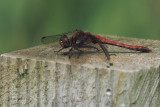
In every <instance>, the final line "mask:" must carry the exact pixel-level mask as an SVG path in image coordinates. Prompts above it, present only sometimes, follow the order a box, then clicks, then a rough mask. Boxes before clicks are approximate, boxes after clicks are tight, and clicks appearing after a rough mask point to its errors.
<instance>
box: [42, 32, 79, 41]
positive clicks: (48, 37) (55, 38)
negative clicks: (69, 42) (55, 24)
mask: <svg viewBox="0 0 160 107" xmlns="http://www.w3.org/2000/svg"><path fill="white" fill-rule="evenodd" d="M75 31H77V30H73V31H69V32H64V33H62V34H58V35H51V36H44V37H42V38H41V42H42V43H43V44H48V43H54V42H57V41H59V39H60V37H61V36H64V35H67V36H71V34H72V33H73V32H75Z"/></svg>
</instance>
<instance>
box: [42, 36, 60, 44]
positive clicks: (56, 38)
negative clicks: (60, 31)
mask: <svg viewBox="0 0 160 107" xmlns="http://www.w3.org/2000/svg"><path fill="white" fill-rule="evenodd" d="M60 37H61V35H51V36H44V37H42V38H41V42H42V43H43V44H49V43H54V42H57V41H59V38H60Z"/></svg>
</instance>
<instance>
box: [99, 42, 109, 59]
mask: <svg viewBox="0 0 160 107" xmlns="http://www.w3.org/2000/svg"><path fill="white" fill-rule="evenodd" d="M99 46H100V47H101V48H102V50H103V52H104V54H105V55H106V57H107V60H110V55H109V52H108V50H107V49H106V48H105V47H104V46H103V44H101V43H99Z"/></svg>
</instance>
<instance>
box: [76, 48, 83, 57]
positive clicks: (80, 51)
mask: <svg viewBox="0 0 160 107" xmlns="http://www.w3.org/2000/svg"><path fill="white" fill-rule="evenodd" d="M75 50H78V51H79V53H78V55H77V58H79V57H80V55H81V54H82V53H83V51H82V50H80V49H78V48H75Z"/></svg>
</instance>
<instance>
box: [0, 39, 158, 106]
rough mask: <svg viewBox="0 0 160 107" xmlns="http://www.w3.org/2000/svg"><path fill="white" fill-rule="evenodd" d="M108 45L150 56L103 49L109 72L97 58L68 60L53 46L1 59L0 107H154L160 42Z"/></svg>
mask: <svg viewBox="0 0 160 107" xmlns="http://www.w3.org/2000/svg"><path fill="white" fill-rule="evenodd" d="M111 39H112V40H116V41H119V42H123V43H128V44H131V45H143V46H148V47H149V48H151V49H152V50H153V52H151V53H137V52H134V51H129V50H126V49H122V48H118V47H115V46H108V49H109V52H111V54H116V56H115V55H112V56H111V62H113V66H111V67H110V68H107V67H106V65H107V63H106V58H105V56H104V54H103V53H102V52H100V53H94V52H93V51H94V50H92V52H89V53H84V54H83V55H82V56H80V58H79V59H77V58H76V57H77V56H76V52H75V53H74V52H73V56H72V58H71V59H70V60H69V59H68V57H67V56H63V55H58V54H56V53H54V50H57V49H59V48H60V46H59V45H57V44H49V45H41V46H37V47H33V48H30V49H24V50H19V51H15V52H11V53H6V54H2V55H1V57H0V107H7V106H8V107H45V106H46V107H88V106H89V107H160V41H153V40H140V39H125V38H111ZM64 51H66V50H64Z"/></svg>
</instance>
